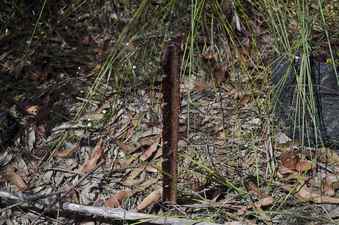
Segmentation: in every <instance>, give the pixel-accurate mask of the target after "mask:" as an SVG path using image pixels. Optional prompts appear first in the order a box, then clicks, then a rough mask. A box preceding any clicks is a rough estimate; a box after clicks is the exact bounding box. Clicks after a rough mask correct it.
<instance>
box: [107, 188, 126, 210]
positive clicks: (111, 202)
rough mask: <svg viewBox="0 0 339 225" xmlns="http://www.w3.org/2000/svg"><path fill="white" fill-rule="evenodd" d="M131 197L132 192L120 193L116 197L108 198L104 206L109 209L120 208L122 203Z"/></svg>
mask: <svg viewBox="0 0 339 225" xmlns="http://www.w3.org/2000/svg"><path fill="white" fill-rule="evenodd" d="M129 196H130V192H127V191H119V192H117V193H115V195H113V196H111V197H110V198H108V199H107V200H106V201H105V203H104V205H105V207H109V208H120V207H121V204H122V201H123V200H124V199H126V198H128V197H129Z"/></svg>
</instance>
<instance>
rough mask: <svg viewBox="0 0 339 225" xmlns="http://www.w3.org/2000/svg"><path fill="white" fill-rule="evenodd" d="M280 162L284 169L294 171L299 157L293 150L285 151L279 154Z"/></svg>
mask: <svg viewBox="0 0 339 225" xmlns="http://www.w3.org/2000/svg"><path fill="white" fill-rule="evenodd" d="M280 161H281V164H282V165H283V166H284V167H286V168H288V169H290V170H296V166H297V163H298V162H299V156H298V155H297V154H296V153H295V152H294V151H293V150H290V151H286V152H283V153H282V154H281V156H280Z"/></svg>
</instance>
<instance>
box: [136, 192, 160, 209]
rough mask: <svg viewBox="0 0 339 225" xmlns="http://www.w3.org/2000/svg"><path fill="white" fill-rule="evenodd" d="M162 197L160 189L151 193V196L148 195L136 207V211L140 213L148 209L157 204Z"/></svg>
mask: <svg viewBox="0 0 339 225" xmlns="http://www.w3.org/2000/svg"><path fill="white" fill-rule="evenodd" d="M161 195H162V188H160V189H158V190H155V191H153V192H152V193H151V194H149V195H148V196H147V197H146V198H144V200H142V202H141V203H140V204H139V205H138V206H137V210H138V211H141V210H144V209H146V208H147V207H149V206H150V205H153V204H155V203H158V202H159V201H160V200H161Z"/></svg>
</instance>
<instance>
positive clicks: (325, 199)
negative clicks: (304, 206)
mask: <svg viewBox="0 0 339 225" xmlns="http://www.w3.org/2000/svg"><path fill="white" fill-rule="evenodd" d="M282 187H283V188H284V189H285V190H288V191H290V192H293V191H292V190H291V189H292V188H290V187H288V186H282ZM295 197H297V198H299V199H300V200H302V201H306V202H314V203H318V204H339V198H335V197H329V196H326V195H324V194H323V193H320V191H318V192H315V191H313V190H312V189H311V188H309V187H307V186H306V185H303V186H302V187H301V188H300V190H299V191H298V192H297V193H295Z"/></svg>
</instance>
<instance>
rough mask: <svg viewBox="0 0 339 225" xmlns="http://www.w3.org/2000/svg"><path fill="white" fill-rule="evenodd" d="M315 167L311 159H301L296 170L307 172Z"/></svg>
mask: <svg viewBox="0 0 339 225" xmlns="http://www.w3.org/2000/svg"><path fill="white" fill-rule="evenodd" d="M312 168H313V165H312V162H311V161H309V160H299V161H298V163H297V165H296V167H295V170H296V171H298V172H301V173H302V172H307V171H309V170H311V169H312Z"/></svg>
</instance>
